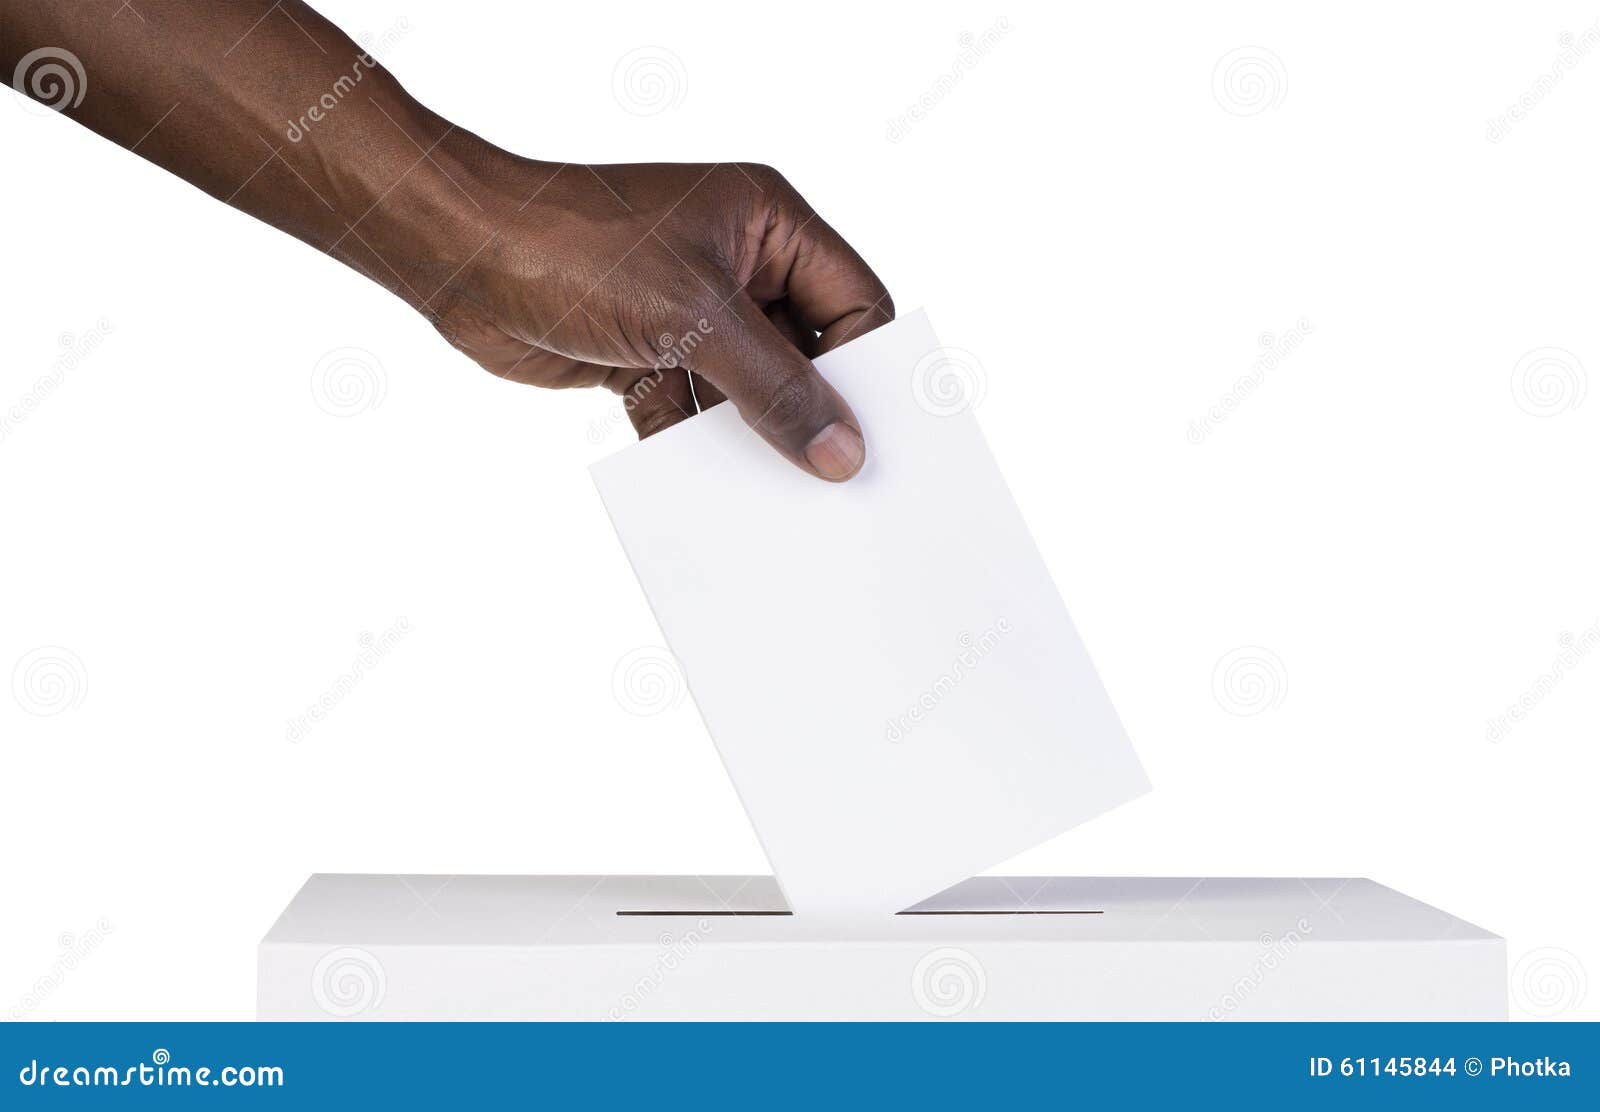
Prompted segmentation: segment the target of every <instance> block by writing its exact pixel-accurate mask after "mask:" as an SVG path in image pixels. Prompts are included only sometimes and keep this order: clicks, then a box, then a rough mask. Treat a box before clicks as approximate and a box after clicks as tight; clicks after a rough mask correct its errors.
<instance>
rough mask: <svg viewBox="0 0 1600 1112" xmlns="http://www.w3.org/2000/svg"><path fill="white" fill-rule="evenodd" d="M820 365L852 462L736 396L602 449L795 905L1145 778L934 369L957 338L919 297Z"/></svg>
mask: <svg viewBox="0 0 1600 1112" xmlns="http://www.w3.org/2000/svg"><path fill="white" fill-rule="evenodd" d="M816 365H817V368H818V370H820V371H821V372H822V374H823V375H824V376H825V377H826V378H827V379H828V380H829V381H830V382H832V383H833V385H834V386H835V387H837V388H838V390H839V392H840V393H841V394H843V395H844V397H845V399H846V400H847V401H848V402H849V403H850V405H851V407H852V408H853V409H854V411H855V413H856V416H857V417H858V418H859V419H860V422H861V429H862V432H863V434H864V435H865V437H866V442H867V462H866V466H865V467H864V468H863V470H862V472H861V473H860V474H859V475H857V476H856V477H855V478H854V479H852V480H850V481H849V482H847V483H842V484H835V483H827V482H823V481H822V480H820V479H815V478H812V477H811V476H809V475H807V474H805V473H804V472H802V471H801V470H799V469H798V468H797V467H795V466H794V465H793V464H791V463H790V462H789V461H788V460H786V459H784V458H783V457H781V456H780V455H778V453H777V452H775V451H773V449H772V448H770V447H768V446H767V444H766V443H765V442H764V441H763V440H762V439H761V438H760V437H759V436H757V435H756V434H755V433H753V432H751V431H750V430H749V428H748V427H747V426H746V425H745V424H744V422H743V421H741V420H740V418H739V415H738V413H737V412H735V410H734V408H733V406H732V405H723V406H719V407H717V408H715V409H713V410H710V411H708V412H706V413H704V414H701V415H699V416H697V417H694V418H691V419H690V420H688V421H685V422H683V423H682V424H679V425H677V426H675V427H673V428H670V429H668V430H666V431H665V432H662V433H660V434H659V435H657V436H654V437H652V438H650V439H649V440H646V441H643V442H641V443H639V444H637V445H635V446H633V447H629V448H627V449H625V450H623V451H621V452H619V453H617V454H616V455H613V456H611V457H609V458H607V459H604V460H601V461H600V462H599V463H597V464H595V465H594V467H593V474H594V479H595V483H596V485H597V486H598V487H599V490H600V495H601V497H602V498H603V499H604V501H605V504H606V508H607V510H608V511H609V512H610V514H611V520H612V522H613V523H614V524H615V526H616V529H617V534H618V536H619V537H620V538H621V540H622V545H623V547H624V548H625V549H626V550H627V554H628V559H629V560H630V561H631V562H632V564H633V570H634V572H635V573H636V574H637V575H638V577H639V582H640V583H641V584H642V585H643V587H644V591H645V595H646V597H647V598H648V599H649V601H650V605H651V607H652V608H653V609H654V611H655V615H656V619H657V620H658V621H659V622H660V624H661V629H662V632H663V633H664V634H665V635H666V639H667V643H668V644H669V646H670V647H671V649H672V652H673V654H674V655H675V656H676V657H677V659H678V663H679V666H680V667H681V668H682V670H683V674H684V678H685V680H686V681H687V683H688V688H689V691H690V693H691V695H692V696H693V698H694V701H695V704H696V705H697V706H698V707H699V709H700V713H701V715H702V716H703V718H704V719H705V723H706V727H707V729H708V730H709V731H710V733H711V736H712V738H713V740H714V741H715V742H716V745H717V748H718V750H719V751H720V752H721V754H722V759H723V762H724V763H725V764H726V765H727V768H728V773H729V775H730V776H731V777H732V778H733V784H734V787H735V789H736V790H737V791H738V793H739V797H740V799H741V800H742V801H743V803H744V806H745V809H746V811H747V812H748V813H749V815H750V821H751V823H752V824H753V825H754V827H755V830H756V834H757V836H758V837H759V838H760V840H761V844H762V846H763V848H764V849H765V850H766V853H767V857H768V859H769V860H770V862H771V864H772V868H773V872H774V873H775V874H776V876H777V880H778V884H779V886H780V887H781V888H782V890H783V894H784V896H785V898H786V899H787V900H788V902H789V906H790V909H791V910H792V911H794V912H795V913H796V914H797V915H807V916H835V917H842V916H851V917H860V916H871V915H879V914H883V915H887V914H892V913H893V912H896V911H899V910H901V909H903V908H906V907H908V906H910V905H912V904H914V903H916V902H917V901H919V900H921V899H923V898H924V897H927V896H931V895H933V894H935V893H937V892H939V891H941V890H942V889H944V888H946V887H948V886H949V885H951V884H954V883H956V882H957V881H961V880H965V879H966V878H967V877H969V876H971V875H973V874H974V873H976V872H978V871H980V870H982V869H985V868H987V867H989V866H991V865H994V864H996V863H998V862H1000V861H1002V860H1004V859H1005V858H1007V857H1010V856H1012V855H1013V854H1016V853H1019V852H1021V851H1022V850H1025V849H1028V848H1029V847H1031V846H1034V845H1036V844H1037V843H1039V842H1041V841H1043V840H1045V839H1047V838H1050V837H1052V836H1053V835H1056V834H1059V833H1061V832H1062V831H1064V830H1066V829H1068V828H1070V827H1073V826H1076V825H1077V824H1078V823H1081V822H1083V821H1084V820H1086V819H1089V818H1092V817H1093V816H1095V815H1098V814H1100V813H1102V812H1104V811H1107V810H1109V809H1110V808H1112V807H1115V806H1117V805H1118V804H1120V803H1123V802H1126V801H1127V800H1129V799H1131V798H1133V797H1134V796H1136V795H1138V794H1140V793H1141V792H1144V791H1146V790H1147V789H1148V788H1149V782H1148V781H1147V780H1146V779H1145V775H1144V770H1143V768H1141V766H1140V764H1139V759H1138V757H1137V756H1136V755H1135V754H1134V751H1133V748H1132V747H1131V746H1130V744H1129V743H1128V739H1127V736H1126V734H1124V732H1123V729H1122V726H1121V723H1120V722H1119V721H1118V719H1117V714H1116V711H1115V710H1113V709H1112V706H1111V702H1110V700H1109V699H1108V698H1107V697H1106V692H1105V689H1104V688H1103V687H1102V686H1101V683H1100V679H1099V677H1098V676H1097V675H1096V674H1095V670H1094V665H1093V664H1092V663H1091V662H1090V660H1089V656H1088V654H1087V653H1086V652H1085V651H1084V647H1083V644H1082V642H1081V641H1079V639H1078V634H1077V631H1076V630H1075V629H1074V628H1073V625H1072V619H1071V618H1070V617H1069V616H1068V614H1067V611H1066V608H1065V606H1063V604H1062V602H1061V597H1060V595H1059V594H1058V593H1057V591H1056V588H1055V585H1054V584H1053V583H1052V582H1051V580H1050V575H1049V572H1048V571H1046V569H1045V566H1044V563H1043V561H1042V560H1041V559H1040V557H1039V552H1038V549H1037V548H1036V547H1035V545H1034V542H1033V538H1032V537H1031V536H1030V535H1029V533H1028V529H1027V526H1026V525H1025V524H1024V523H1023V520H1022V515H1021V514H1020V513H1019V512H1018V511H1017V506H1016V504H1015V503H1014V502H1013V501H1012V499H1011V493H1010V491H1009V490H1008V489H1007V488H1006V484H1005V481H1004V480H1003V479H1002V478H1001V476H1000V471H999V469H998V468H997V467H996V466H995V462H994V458H993V457H992V456H991V455H990V454H989V448H988V445H987V444H986V443H985V441H984V438H983V433H982V432H981V431H980V430H979V428H978V422H977V420H976V419H975V418H974V416H973V414H972V413H971V412H970V409H969V408H967V407H966V406H964V405H963V402H962V397H961V390H960V389H959V388H958V389H956V390H955V391H952V390H951V389H950V387H951V386H952V385H953V384H955V383H954V380H950V379H942V377H941V376H948V375H952V374H956V375H960V374H963V373H972V372H974V371H975V368H973V367H972V365H971V363H970V359H969V357H967V356H966V353H964V352H956V351H952V350H949V349H942V348H941V347H940V346H939V341H938V339H937V338H936V337H935V336H934V333H933V329H932V327H931V326H930V325H929V323H928V320H927V317H926V316H925V315H923V314H922V313H917V314H916V315H914V316H910V317H905V318H902V319H901V320H899V321H897V322H895V323H893V324H889V325H886V326H884V327H882V328H879V329H877V330H876V331H873V332H871V333H868V334H867V335H865V336H863V337H861V338H860V339H857V340H854V341H852V342H851V343H849V344H847V345H845V346H844V347H841V348H839V349H837V350H835V351H833V352H831V353H829V354H827V355H824V356H822V357H821V358H819V359H818V360H817V361H816ZM956 385H958V386H959V384H956ZM968 385H970V383H969V384H968ZM952 411H953V412H952Z"/></svg>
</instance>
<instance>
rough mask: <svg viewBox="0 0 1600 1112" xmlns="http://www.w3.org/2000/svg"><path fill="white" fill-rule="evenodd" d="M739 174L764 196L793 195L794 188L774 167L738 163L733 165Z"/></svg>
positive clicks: (752, 163)
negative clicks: (775, 194) (773, 194)
mask: <svg viewBox="0 0 1600 1112" xmlns="http://www.w3.org/2000/svg"><path fill="white" fill-rule="evenodd" d="M735 166H736V167H737V168H738V170H739V172H740V173H742V174H743V175H744V176H745V178H746V179H747V180H749V181H750V182H752V183H753V184H754V185H755V186H756V188H757V189H759V190H760V191H761V192H762V193H764V194H772V193H793V192H794V188H793V187H792V186H791V185H790V184H789V179H788V178H786V177H784V176H783V174H781V173H780V172H779V171H778V169H777V168H776V167H774V166H768V165H767V164H766V163H765V162H739V163H735Z"/></svg>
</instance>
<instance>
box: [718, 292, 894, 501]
mask: <svg viewBox="0 0 1600 1112" xmlns="http://www.w3.org/2000/svg"><path fill="white" fill-rule="evenodd" d="M728 312H729V318H728V319H727V320H726V322H725V323H722V324H719V326H718V328H717V329H716V331H715V332H714V333H713V334H712V340H711V342H709V343H704V344H701V345H700V346H699V347H698V348H696V349H695V352H694V355H693V357H692V360H691V364H692V366H691V369H692V370H693V371H694V372H695V373H696V374H699V375H701V376H702V377H704V378H706V379H707V380H709V381H710V382H711V384H712V385H713V386H715V387H716V388H717V389H719V390H721V391H722V392H723V393H724V394H726V395H727V396H728V399H729V400H730V401H732V402H733V404H734V406H735V407H737V409H738V410H739V415H740V416H742V417H743V418H744V420H745V423H746V424H747V425H749V426H750V427H751V428H752V429H753V430H755V431H756V432H757V433H759V434H760V435H761V437H762V438H763V439H764V440H766V442H767V443H768V444H771V445H772V446H773V447H774V448H776V449H777V450H778V451H779V452H781V453H783V455H785V456H787V457H788V458H789V459H790V460H791V461H792V462H793V463H795V464H796V465H797V466H799V467H800V468H801V469H803V470H805V471H809V472H810V473H811V474H813V475H815V476H817V477H818V478H819V479H827V480H828V481H830V482H835V483H838V482H843V481H844V480H846V479H848V478H850V477H851V476H852V475H854V474H855V473H856V472H858V471H860V470H861V465H862V464H863V463H865V462H866V458H867V446H866V442H865V440H864V439H863V438H862V436H861V424H860V422H858V421H857V420H856V416H855V414H854V413H852V412H850V407H849V406H848V405H846V404H845V400H844V399H843V398H841V397H840V396H839V392H838V391H837V390H835V389H834V388H833V387H832V386H830V385H828V383H827V381H826V380H824V379H823V377H822V376H821V375H820V374H818V373H817V369H816V368H815V367H813V366H812V365H811V360H809V359H807V358H806V357H805V356H804V355H803V354H801V353H800V351H799V350H798V349H797V348H796V347H795V346H794V345H793V344H791V343H790V342H789V341H788V340H787V339H785V338H784V336H783V334H782V333H781V332H779V331H778V329H777V327H776V326H775V325H774V324H773V323H772V322H771V321H770V320H768V319H767V317H766V315H765V314H764V313H762V311H761V310H760V309H759V308H758V307H757V306H756V304H755V303H754V302H753V301H751V300H750V299H749V298H748V297H745V296H743V295H740V296H737V297H735V298H734V299H733V301H731V302H730V303H729V305H728Z"/></svg>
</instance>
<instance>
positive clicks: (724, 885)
mask: <svg viewBox="0 0 1600 1112" xmlns="http://www.w3.org/2000/svg"><path fill="white" fill-rule="evenodd" d="M258 1007H259V1016H260V1018H262V1019H268V1020H321V1019H330V1020H331V1019H349V1020H437V1019H450V1020H628V1019H641V1020H665V1019H688V1020H825V1019H852V1020H957V1019H965V1020H1061V1019H1077V1020H1094V1019H1119V1020H1137V1019H1144V1020H1210V1019H1219V1020H1220V1019H1243V1020H1284V1019H1286V1020H1327V1019H1334V1020H1424V1019H1456V1020H1494V1019H1505V1018H1506V966H1505V944H1504V942H1503V941H1502V940H1501V939H1500V938H1499V937H1497V936H1495V935H1493V934H1490V933H1488V932H1487V931H1484V930H1482V929H1480V928H1478V927H1475V926H1473V925H1471V924H1470V923H1466V922H1463V921H1462V920H1460V919H1457V918H1455V917H1453V916H1451V915H1448V914H1446V913H1445V912H1443V911H1439V910H1437V909H1436V908H1432V907H1429V906H1428V905H1426V904H1423V903H1419V902H1418V901H1416V900H1413V899H1410V898H1409V897H1406V896H1403V895H1401V894H1400V893H1398V892H1395V891H1393V890H1392V889H1389V888H1385V887H1383V886H1382V885H1380V884H1375V883H1373V882H1372V881H1370V880H1359V879H1349V880H1346V879H1327V878H1318V879H1304V880H1301V879H1229V878H1217V879H1184V878H1144V877H1139V878H1113V877H1093V878H1069V877H980V878H976V879H973V880H968V881H965V882H963V883H961V884H958V885H956V886H955V887H953V888H951V889H949V890H948V891H946V892H944V893H942V894H940V895H939V896H936V897H934V898H932V899H928V900H925V901H923V902H922V903H920V904H917V905H916V906H915V907H913V908H911V909H909V910H907V911H903V912H901V913H899V914H890V915H884V916H876V917H861V918H854V919H849V920H829V919H826V918H823V919H817V918H812V917H807V916H804V915H791V914H789V913H788V911H787V909H786V907H785V905H784V903H783V900H782V896H781V894H780V892H779V889H778V887H777V885H776V884H775V883H774V881H773V880H772V878H770V877H727V876H721V877H712V876H708V877H687V876H654V877H651V876H616V877H598V876H529V877H515V876H458V877H445V876H355V875H318V876H314V877H312V878H311V879H310V880H309V881H307V883H306V885H305V887H304V888H302V889H301V891H300V892H299V894H298V895H296V896H295V898H294V900H293V902H291V903H290V905H289V907H288V908H287V909H286V910H285V911H284V913H283V915H282V916H281V917H280V918H279V920H278V922H277V923H276V924H275V925H274V926H273V928H272V929H271V931H270V932H269V933H268V934H267V936H266V938H265V939H264V940H263V941H262V943H261V947H260V960H259V995H258Z"/></svg>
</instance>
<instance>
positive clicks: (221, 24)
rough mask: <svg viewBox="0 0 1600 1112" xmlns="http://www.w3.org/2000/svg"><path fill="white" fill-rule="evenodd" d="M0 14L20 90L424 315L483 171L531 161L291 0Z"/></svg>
mask: <svg viewBox="0 0 1600 1112" xmlns="http://www.w3.org/2000/svg"><path fill="white" fill-rule="evenodd" d="M135 8H136V9H137V10H135ZM0 20H3V30H0V65H3V66H4V69H5V72H6V73H7V74H8V75H13V74H14V75H16V76H17V77H18V78H20V80H19V81H18V82H17V84H18V86H19V89H20V91H23V92H26V93H30V94H32V95H34V96H35V97H36V98H37V99H40V100H42V101H43V102H45V103H47V104H51V105H52V106H55V107H58V108H60V109H61V110H62V111H63V112H64V113H65V114H67V115H69V116H71V117H72V118H73V119H75V120H77V121H78V122H79V123H82V124H83V125H85V126H86V127H89V128H91V129H92V130H94V131H96V132H98V133H100V134H101V135H103V136H105V137H107V138H109V139H111V140H113V141H114V142H116V143H119V144H120V145H122V146H124V147H126V148H129V149H130V150H132V151H134V152H135V153H137V154H139V155H140V156H142V157H144V158H146V159H149V160H150V161H151V162H154V163H156V164H157V165H159V166H162V167H164V168H165V169H167V170H169V171H171V172H172V173H174V174H176V175H178V176H179V177H181V178H183V179H185V180H187V181H190V182H192V183H194V184H195V185H197V186H199V187H200V188H201V189H204V190H205V191H206V192H207V193H210V194H211V195H212V196H214V197H216V198H218V199H220V200H222V201H224V202H226V203H227V204H230V205H233V206H234V207H236V208H239V209H242V210H243V211H245V212H248V213H250V214H251V215H252V216H255V217H257V218H258V219H260V220H263V221H265V222H267V223H269V224H272V225H273V226H275V227H278V228H281V229H282V230H284V231H286V232H288V233H290V234H291V235H294V236H296V237H297V238H299V239H301V240H304V241H305V242H306V243H308V244H311V245H312V246H314V247H316V248H318V249H319V250H322V251H324V252H327V253H328V254H330V255H332V256H334V257H336V258H338V259H340V260H341V261H343V262H345V263H347V264H348V265H350V266H352V267H354V268H356V269H357V270H359V271H361V272H362V273H364V274H366V275H368V276H369V277H371V278H372V279H373V280H374V281H376V282H379V283H380V284H382V285H384V286H385V287H386V288H388V289H390V290H392V291H394V292H395V293H396V294H398V295H399V296H400V297H402V298H403V299H405V300H406V301H407V302H408V303H409V304H411V305H413V306H414V307H416V308H418V309H421V310H422V311H424V312H425V313H429V314H430V315H431V312H430V310H431V309H432V308H433V305H432V304H431V303H432V302H433V301H434V300H436V298H437V295H438V294H439V293H440V292H441V289H442V287H443V285H444V284H445V283H446V282H447V281H448V280H449V279H450V277H451V275H452V273H453V272H455V271H456V270H458V269H459V267H460V265H461V264H462V262H463V261H464V259H465V257H466V255H467V253H468V252H470V251H471V250H472V249H473V248H474V247H475V246H476V245H477V244H480V243H482V242H483V241H484V239H485V238H486V236H487V235H488V234H489V228H490V226H491V224H492V223H493V219H491V217H490V216H489V210H492V209H497V208H501V207H503V206H501V205H500V204H499V202H498V198H497V197H496V195H495V190H494V182H495V181H496V180H498V179H500V178H503V177H507V176H509V175H510V174H511V173H512V172H513V170H514V171H515V173H517V174H518V175H520V176H521V177H523V178H525V176H526V174H527V170H528V166H529V165H530V164H528V163H525V162H523V160H520V159H515V158H513V157H512V156H510V155H508V154H506V153H505V152H503V151H500V150H498V149H496V148H494V147H493V146H492V145H490V144H488V143H486V142H484V141H483V140H482V139H480V138H478V137H477V136H474V135H472V134H470V133H468V132H465V131H462V130H460V129H458V128H454V127H452V126H451V125H450V124H449V123H448V122H447V121H445V120H443V119H441V118H440V117H439V116H437V115H435V114H434V113H432V112H430V111H428V110H427V109H426V108H424V107H423V106H422V105H421V104H419V103H417V101H416V100H415V99H413V98H412V97H411V96H410V95H408V94H407V93H406V91H405V90H404V89H403V88H401V87H400V84H399V83H398V82H397V81H396V80H395V79H394V78H393V76H391V75H390V74H389V73H388V72H387V71H385V70H384V69H383V68H382V67H381V66H379V65H378V64H377V63H376V61H375V60H374V59H373V58H372V57H371V56H370V55H368V54H366V53H365V52H364V51H363V50H362V48H361V47H360V46H358V45H357V44H356V43H354V42H352V41H351V40H350V39H349V38H348V37H347V36H346V35H345V34H344V33H343V32H342V31H340V30H339V29H338V28H337V27H335V26H333V24H331V23H329V22H328V21H327V20H325V19H323V18H322V17H321V16H319V15H318V14H317V13H316V12H314V11H312V10H311V9H310V8H308V7H307V6H306V5H305V4H303V3H300V2H298V0H281V2H278V3H274V2H273V0H229V2H227V3H217V2H207V0H139V2H138V3H137V5H135V6H133V7H129V6H126V5H124V4H123V2H122V0H75V2H73V3H45V2H42V0H0ZM62 52H68V53H69V54H70V56H71V58H74V59H76V60H77V62H78V63H79V64H81V67H82V79H81V80H80V79H79V77H78V76H77V74H76V73H75V72H73V66H72V61H71V60H70V59H65V58H63V56H62ZM30 56H32V57H31V58H30ZM51 65H57V66H62V67H65V68H64V70H61V71H58V72H57V73H56V74H54V75H53V74H52V73H51V72H50V69H49V67H50V66H51ZM19 67H20V68H19ZM80 97H81V99H80ZM499 215H500V214H499V213H496V214H495V218H498V216H499Z"/></svg>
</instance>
